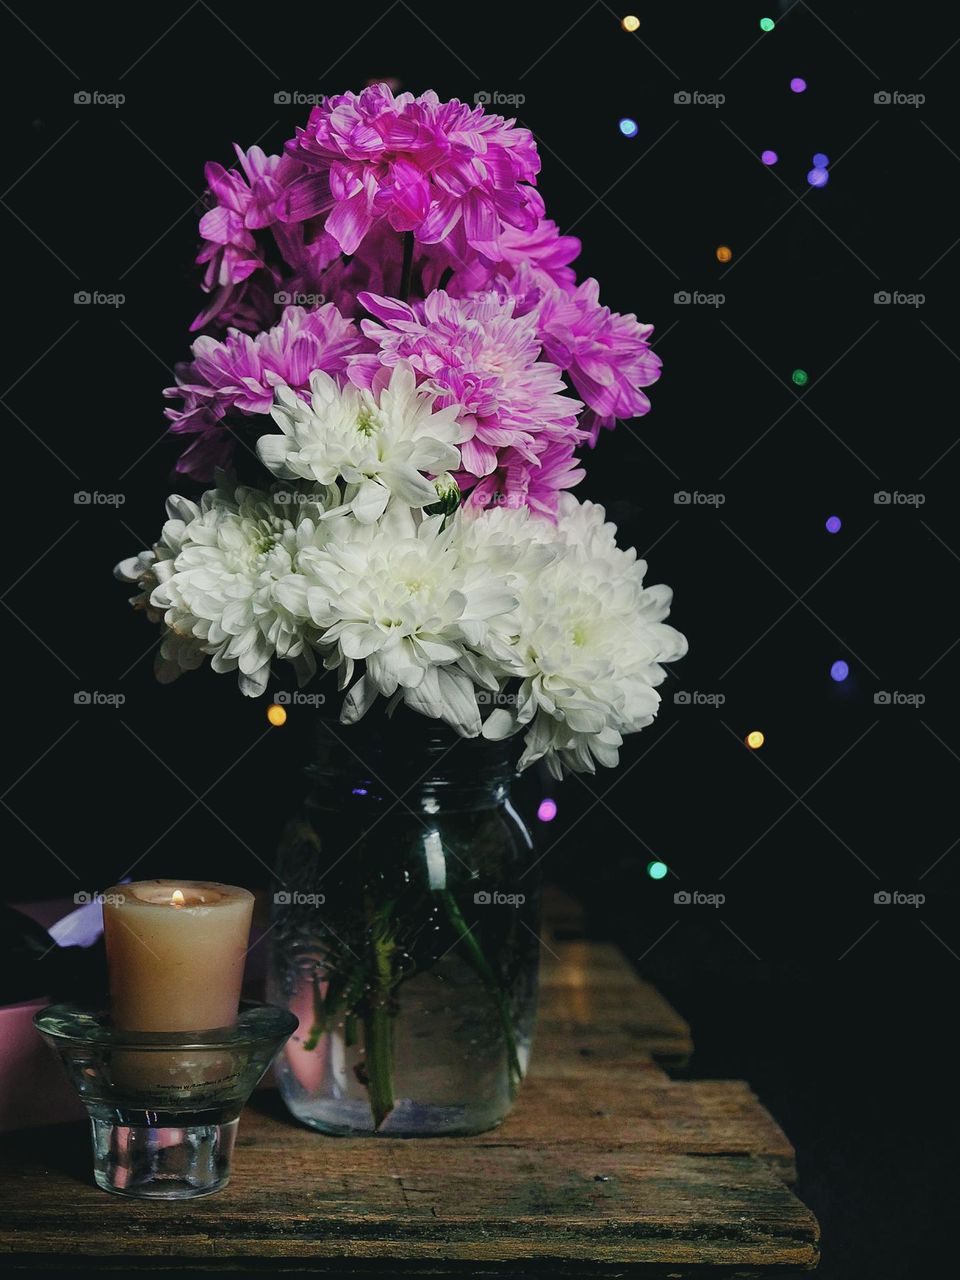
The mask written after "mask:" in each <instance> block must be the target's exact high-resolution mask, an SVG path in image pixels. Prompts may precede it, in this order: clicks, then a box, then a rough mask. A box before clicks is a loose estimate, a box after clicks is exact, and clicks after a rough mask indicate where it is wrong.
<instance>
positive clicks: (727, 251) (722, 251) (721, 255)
mask: <svg viewBox="0 0 960 1280" xmlns="http://www.w3.org/2000/svg"><path fill="white" fill-rule="evenodd" d="M732 257H733V250H732V249H731V248H730V246H729V245H728V244H718V245H717V261H718V262H729V261H730V259H731V258H732Z"/></svg>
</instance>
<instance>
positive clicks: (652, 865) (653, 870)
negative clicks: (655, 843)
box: [647, 859, 670, 880]
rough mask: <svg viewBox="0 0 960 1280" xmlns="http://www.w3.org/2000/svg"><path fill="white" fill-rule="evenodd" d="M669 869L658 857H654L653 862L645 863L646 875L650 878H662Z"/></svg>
mask: <svg viewBox="0 0 960 1280" xmlns="http://www.w3.org/2000/svg"><path fill="white" fill-rule="evenodd" d="M669 870H670V868H669V867H668V866H667V864H666V863H665V862H661V861H660V860H659V859H654V861H653V862H648V863H647V875H648V876H649V877H650V879H651V880H662V879H663V878H664V876H666V875H667V873H668V872H669Z"/></svg>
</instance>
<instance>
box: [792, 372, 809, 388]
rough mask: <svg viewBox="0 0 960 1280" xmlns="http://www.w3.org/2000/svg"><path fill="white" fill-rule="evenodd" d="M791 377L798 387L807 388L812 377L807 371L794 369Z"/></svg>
mask: <svg viewBox="0 0 960 1280" xmlns="http://www.w3.org/2000/svg"><path fill="white" fill-rule="evenodd" d="M790 377H791V378H792V379H793V381H794V382H795V383H796V385H797V386H798V387H805V386H806V385H807V383H808V382H809V381H810V375H809V373H807V371H806V369H794V371H793V373H791V375H790Z"/></svg>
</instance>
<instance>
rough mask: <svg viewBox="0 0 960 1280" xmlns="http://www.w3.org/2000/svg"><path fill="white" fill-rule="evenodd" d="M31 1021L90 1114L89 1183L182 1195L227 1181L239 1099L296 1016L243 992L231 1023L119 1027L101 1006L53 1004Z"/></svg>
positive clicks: (145, 1194) (206, 1191) (144, 1194)
mask: <svg viewBox="0 0 960 1280" xmlns="http://www.w3.org/2000/svg"><path fill="white" fill-rule="evenodd" d="M34 1024H35V1025H36V1027H37V1030H38V1031H39V1032H40V1034H41V1035H42V1036H43V1038H44V1040H46V1042H47V1044H49V1045H51V1046H52V1047H53V1048H54V1049H55V1050H56V1051H57V1053H58V1054H59V1055H60V1060H61V1061H62V1063H63V1065H64V1067H65V1069H66V1072H67V1075H68V1076H69V1078H70V1080H71V1082H72V1084H73V1086H74V1088H75V1089H76V1090H77V1093H78V1094H79V1095H80V1098H81V1100H82V1101H83V1104H84V1106H85V1107H86V1109H87V1113H88V1115H89V1116H90V1124H91V1127H92V1130H93V1176H94V1178H95V1180H96V1183H97V1186H99V1187H102V1188H103V1190H104V1191H113V1192H115V1193H116V1194H118V1195H124V1196H136V1197H138V1198H141V1199H152V1200H186V1199H191V1198H193V1197H194V1196H207V1195H211V1194H212V1193H213V1192H215V1191H220V1190H222V1189H223V1187H225V1186H226V1185H227V1183H228V1182H229V1180H230V1162H231V1156H232V1153H233V1143H234V1138H235V1137H236V1132H237V1122H238V1120H239V1117H240V1111H241V1108H242V1107H243V1104H244V1103H245V1102H246V1101H247V1099H248V1098H249V1096H250V1094H251V1093H252V1092H253V1090H254V1087H255V1086H256V1084H257V1082H258V1081H259V1080H260V1078H261V1077H262V1076H263V1074H264V1072H265V1071H266V1070H267V1068H268V1067H269V1066H270V1063H271V1062H272V1061H273V1058H274V1056H275V1055H276V1054H277V1052H278V1051H279V1050H280V1048H281V1047H282V1046H283V1044H284V1042H285V1041H286V1040H287V1038H288V1037H289V1036H290V1035H291V1034H292V1033H293V1032H294V1031H295V1030H296V1027H297V1019H296V1018H295V1017H294V1016H293V1014H291V1013H289V1012H288V1011H287V1010H286V1009H279V1008H277V1007H276V1006H275V1005H267V1004H256V1003H253V1002H246V1001H245V1002H243V1003H242V1004H241V1005H240V1016H239V1019H238V1021H237V1023H236V1025H235V1026H232V1027H216V1028H213V1029H212V1030H209V1031H118V1030H114V1029H113V1027H111V1025H110V1018H109V1015H108V1014H105V1013H100V1012H96V1011H94V1010H91V1009H84V1008H81V1007H79V1006H77V1005H71V1004H54V1005H50V1006H49V1007H48V1008H46V1009H43V1010H41V1011H40V1012H39V1013H38V1014H37V1015H36V1016H35V1018H34Z"/></svg>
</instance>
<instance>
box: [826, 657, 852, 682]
mask: <svg viewBox="0 0 960 1280" xmlns="http://www.w3.org/2000/svg"><path fill="white" fill-rule="evenodd" d="M849 674H850V667H849V666H848V664H847V663H846V662H844V660H843V659H842V658H838V659H837V660H836V662H835V663H834V664H833V666H832V667H831V668H830V679H831V680H836V682H837V684H841V683H842V682H843V681H844V680H846V678H847V676H848V675H849Z"/></svg>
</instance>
